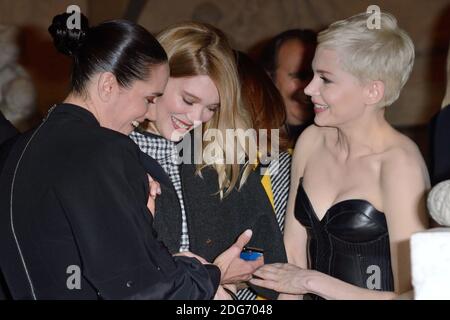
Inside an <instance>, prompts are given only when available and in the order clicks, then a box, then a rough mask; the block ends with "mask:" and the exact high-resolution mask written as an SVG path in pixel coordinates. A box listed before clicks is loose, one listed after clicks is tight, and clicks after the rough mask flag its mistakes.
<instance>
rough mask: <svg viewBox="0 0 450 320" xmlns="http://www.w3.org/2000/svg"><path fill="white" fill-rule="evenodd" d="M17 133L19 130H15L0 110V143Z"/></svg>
mask: <svg viewBox="0 0 450 320" xmlns="http://www.w3.org/2000/svg"><path fill="white" fill-rule="evenodd" d="M18 133H19V131H17V129H16V128H15V127H14V126H13V125H12V124H11V122H9V121H8V120H6V118H5V116H4V115H3V113H2V112H1V111H0V145H1V144H2V143H3V142H5V141H6V140H8V139H9V138H11V137H13V136H15V135H17V134H18Z"/></svg>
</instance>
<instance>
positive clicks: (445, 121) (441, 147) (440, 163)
mask: <svg viewBox="0 0 450 320" xmlns="http://www.w3.org/2000/svg"><path fill="white" fill-rule="evenodd" d="M429 131H430V138H431V139H430V140H431V141H430V154H431V161H430V176H431V182H432V185H436V184H438V183H439V182H441V181H444V180H449V179H450V106H446V107H445V108H443V109H442V110H441V111H440V112H439V113H438V114H436V115H435V116H434V117H433V119H432V120H431V122H430V126H429Z"/></svg>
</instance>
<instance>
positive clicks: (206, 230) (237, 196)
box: [154, 164, 287, 299]
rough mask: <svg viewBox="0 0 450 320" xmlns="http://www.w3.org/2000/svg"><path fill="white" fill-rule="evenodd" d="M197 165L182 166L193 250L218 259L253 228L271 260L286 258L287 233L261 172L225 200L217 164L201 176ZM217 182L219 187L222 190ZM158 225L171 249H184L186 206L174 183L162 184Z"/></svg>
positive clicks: (253, 242) (270, 294) (253, 243)
mask: <svg viewBox="0 0 450 320" xmlns="http://www.w3.org/2000/svg"><path fill="white" fill-rule="evenodd" d="M195 169H196V168H195V165H190V164H182V165H181V167H180V174H181V183H182V190H184V192H183V198H184V206H185V210H186V219H187V225H188V229H189V247H190V251H191V252H193V253H195V254H198V255H200V256H202V257H204V258H205V259H207V260H208V261H213V260H214V259H215V258H216V257H217V256H218V255H219V254H220V253H222V252H223V251H224V250H226V249H227V248H228V247H229V246H231V245H232V244H233V243H234V242H235V241H236V239H237V237H238V236H239V235H240V234H241V233H242V232H244V231H245V230H246V229H252V230H253V237H252V239H251V241H250V243H249V246H253V247H258V248H261V249H263V250H264V261H265V263H276V262H280V263H282V262H286V261H287V258H286V252H285V248H284V243H283V237H282V234H281V232H280V228H279V227H278V223H277V220H276V217H275V214H274V212H273V209H272V206H271V204H270V202H269V200H268V197H267V195H266V193H265V190H264V188H263V187H262V185H261V176H260V174H259V171H258V170H255V171H253V172H252V173H251V174H250V176H249V177H248V179H247V181H246V183H245V184H244V186H243V187H242V188H241V190H240V191H237V190H235V191H233V192H231V193H230V195H229V196H227V197H225V198H224V199H223V200H221V199H220V196H219V194H218V192H217V191H218V183H217V181H218V179H217V173H216V171H215V170H214V169H213V168H211V167H208V168H205V169H204V170H203V171H202V177H200V176H198V175H196V174H195ZM212 186H217V189H216V188H214V187H212ZM186 190H194V191H192V192H186ZM154 227H155V229H156V230H157V232H158V236H159V239H160V240H161V241H163V242H164V243H165V244H166V245H167V246H168V248H169V250H170V251H171V252H172V253H175V252H178V250H179V248H180V237H181V208H180V204H179V201H178V198H177V195H176V192H175V189H174V188H173V187H172V188H167V187H163V188H162V194H161V196H159V197H158V199H157V201H156V216H155V224H154ZM257 292H258V294H260V295H262V296H265V297H267V298H270V299H274V298H276V297H277V293H275V292H273V291H270V290H267V289H262V288H258V289H257Z"/></svg>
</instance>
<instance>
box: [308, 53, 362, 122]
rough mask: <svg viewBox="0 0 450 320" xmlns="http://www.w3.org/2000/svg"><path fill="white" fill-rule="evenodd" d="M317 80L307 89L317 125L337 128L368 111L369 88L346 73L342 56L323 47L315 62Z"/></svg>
mask: <svg viewBox="0 0 450 320" xmlns="http://www.w3.org/2000/svg"><path fill="white" fill-rule="evenodd" d="M313 71H314V78H313V80H312V81H311V82H310V83H309V84H308V86H307V87H306V88H305V93H306V94H307V95H309V96H311V99H312V101H313V103H314V113H315V118H314V122H315V123H316V124H317V125H318V126H331V127H336V126H339V125H343V124H345V123H347V122H348V121H351V120H354V119H356V118H358V117H359V116H360V115H362V114H363V113H364V111H365V105H366V95H365V92H366V90H365V87H364V85H363V84H361V83H360V81H359V80H358V79H357V78H356V77H355V76H353V75H352V74H350V73H348V72H346V71H345V70H343V69H342V67H341V65H340V62H339V55H338V52H336V51H335V50H331V49H325V48H321V47H319V48H318V49H317V52H316V55H315V57H314V60H313Z"/></svg>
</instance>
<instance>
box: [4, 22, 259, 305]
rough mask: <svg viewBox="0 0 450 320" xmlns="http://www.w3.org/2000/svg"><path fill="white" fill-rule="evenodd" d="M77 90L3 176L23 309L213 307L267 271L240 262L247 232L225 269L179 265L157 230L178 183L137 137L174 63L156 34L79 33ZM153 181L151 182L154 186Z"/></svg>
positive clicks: (17, 148) (63, 42)
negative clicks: (228, 289) (186, 303)
mask: <svg viewBox="0 0 450 320" xmlns="http://www.w3.org/2000/svg"><path fill="white" fill-rule="evenodd" d="M68 18H69V15H68V14H62V15H58V16H56V17H55V18H54V19H53V23H52V25H51V26H50V28H49V32H50V34H51V35H52V37H53V40H54V43H55V46H56V48H57V49H58V50H59V51H60V52H62V53H63V54H66V55H69V56H71V57H72V58H73V69H72V81H71V91H70V93H69V95H68V96H67V98H66V99H65V100H64V102H63V103H59V104H57V105H55V106H54V107H53V108H51V109H50V111H49V113H48V115H47V117H46V118H45V119H44V121H43V122H42V123H41V125H40V126H39V127H38V128H36V129H34V130H31V131H30V132H27V133H25V134H23V135H21V136H20V137H19V138H18V140H17V141H16V142H15V143H14V145H13V146H12V149H11V150H10V153H9V157H8V159H7V160H6V162H5V166H4V169H3V171H2V175H1V177H0V269H1V273H2V275H1V276H2V278H4V283H5V284H4V286H6V288H4V289H6V290H5V291H7V294H6V295H7V296H9V297H11V298H13V299H34V300H36V299H210V298H213V297H214V295H215V294H216V291H217V288H218V286H219V283H220V282H224V283H226V282H227V281H230V278H232V279H236V278H239V277H242V278H243V279H248V277H249V275H250V274H251V273H252V272H253V271H254V270H255V267H257V266H259V264H258V265H256V264H255V263H247V262H244V261H242V260H241V259H239V253H240V251H241V249H242V248H243V246H244V245H245V244H246V243H247V242H248V241H249V239H250V237H251V232H249V231H247V232H245V233H244V234H243V235H241V237H239V238H238V240H237V242H236V243H235V244H234V245H233V246H232V247H231V248H230V249H229V250H227V251H225V252H224V253H223V254H222V255H220V256H219V257H218V258H217V259H216V260H215V264H216V265H217V266H215V265H212V264H202V263H201V262H200V261H199V260H197V259H195V258H191V257H172V255H171V254H170V253H169V252H168V251H167V250H166V248H165V247H164V246H163V245H162V244H161V243H159V242H158V241H157V240H156V235H155V232H154V230H153V229H152V223H153V216H152V214H151V211H152V210H154V199H155V197H156V194H157V193H158V191H159V190H158V189H159V185H158V183H157V182H156V181H154V180H153V178H154V179H156V180H158V181H159V182H161V183H167V182H166V180H167V181H168V179H167V177H166V176H165V174H164V172H163V170H162V168H161V167H159V165H158V164H157V163H156V162H155V161H154V160H153V159H152V158H150V157H148V156H146V155H144V154H143V153H141V152H140V151H139V148H138V147H137V146H136V144H134V143H133V141H132V140H131V139H129V138H128V136H127V135H128V134H130V133H131V131H132V130H133V129H134V127H136V126H138V125H139V123H140V122H142V121H144V120H145V119H146V118H147V113H148V109H149V105H151V104H153V103H155V100H156V99H157V98H158V97H160V96H161V95H162V94H163V92H164V89H165V86H166V83H167V79H168V76H169V67H168V64H167V56H166V53H165V51H164V50H163V48H162V47H161V46H160V44H159V43H158V42H157V41H156V39H155V38H154V37H153V36H152V35H151V34H150V33H149V32H147V31H146V30H145V29H144V28H142V27H141V26H139V25H136V24H134V23H131V22H128V21H109V22H104V23H101V24H100V25H98V26H96V27H92V28H89V26H88V21H87V19H86V17H84V16H83V17H82V20H81V21H82V23H81V28H80V29H78V30H77V29H69V28H68V26H67V19H68ZM148 174H150V176H152V177H153V178H151V177H150V176H148Z"/></svg>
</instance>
